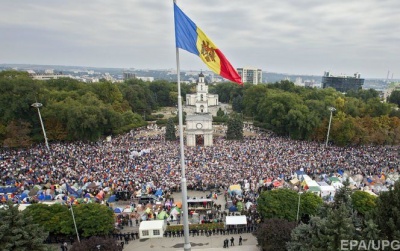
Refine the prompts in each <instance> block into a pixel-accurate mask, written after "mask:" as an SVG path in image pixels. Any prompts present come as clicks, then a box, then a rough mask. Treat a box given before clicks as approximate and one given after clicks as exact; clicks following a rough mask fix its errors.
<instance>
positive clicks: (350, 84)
mask: <svg viewBox="0 0 400 251" xmlns="http://www.w3.org/2000/svg"><path fill="white" fill-rule="evenodd" d="M363 84H364V79H363V78H361V77H360V74H359V73H355V74H354V76H345V75H343V76H333V75H332V74H330V72H325V73H324V76H323V77H322V88H329V87H332V88H334V89H335V90H337V91H339V92H348V91H350V90H354V91H357V90H361V89H362V86H363Z"/></svg>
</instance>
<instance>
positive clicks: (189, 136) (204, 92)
mask: <svg viewBox="0 0 400 251" xmlns="http://www.w3.org/2000/svg"><path fill="white" fill-rule="evenodd" d="M196 90H197V93H195V94H187V95H186V105H187V106H195V112H194V114H190V115H189V114H188V115H186V130H185V134H186V145H187V146H196V145H204V146H212V145H213V126H212V115H211V113H210V112H209V110H208V106H209V104H211V105H218V95H213V94H209V93H208V86H207V85H206V83H205V81H204V75H203V73H200V74H199V81H198V83H197V87H196Z"/></svg>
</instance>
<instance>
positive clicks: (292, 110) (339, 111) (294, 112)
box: [210, 80, 400, 146]
mask: <svg viewBox="0 0 400 251" xmlns="http://www.w3.org/2000/svg"><path fill="white" fill-rule="evenodd" d="M210 92H214V93H217V94H218V95H219V100H220V101H221V102H229V103H231V104H232V109H233V110H234V111H236V112H238V113H242V114H243V115H244V117H245V118H247V119H251V120H252V121H254V125H256V126H258V127H261V128H265V129H268V130H271V131H273V132H275V133H276V134H278V135H281V136H285V137H290V138H292V139H296V140H314V141H320V142H323V141H325V139H326V135H327V130H328V123H329V117H330V111H329V110H328V108H329V107H334V108H335V109H336V111H335V112H333V114H332V116H333V119H332V127H331V131H330V140H331V141H332V142H333V143H334V144H336V145H342V146H344V145H357V144H399V143H400V111H399V104H400V99H398V97H399V96H400V95H399V93H400V91H394V92H392V94H391V96H390V97H389V98H388V101H389V102H383V101H381V99H380V97H379V93H378V92H377V91H376V90H373V89H369V90H359V91H350V92H348V93H346V94H343V93H340V92H337V91H336V90H334V89H332V88H327V89H318V88H308V87H299V86H295V85H294V83H292V82H290V81H287V80H285V81H281V82H277V83H274V84H260V85H249V84H247V85H246V84H245V85H244V87H243V88H242V87H240V86H238V85H235V84H232V83H223V84H219V85H216V86H212V88H210Z"/></svg>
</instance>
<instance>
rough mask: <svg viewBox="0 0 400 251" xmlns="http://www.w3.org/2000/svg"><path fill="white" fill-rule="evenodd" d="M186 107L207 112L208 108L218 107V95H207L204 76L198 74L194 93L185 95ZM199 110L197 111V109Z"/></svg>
mask: <svg viewBox="0 0 400 251" xmlns="http://www.w3.org/2000/svg"><path fill="white" fill-rule="evenodd" d="M186 105H188V106H196V110H199V111H203V112H205V113H207V112H208V106H217V105H219V101H218V94H210V93H208V85H207V84H206V82H205V78H204V74H203V73H200V74H199V80H198V81H197V86H196V93H194V94H186ZM198 108H199V109H198Z"/></svg>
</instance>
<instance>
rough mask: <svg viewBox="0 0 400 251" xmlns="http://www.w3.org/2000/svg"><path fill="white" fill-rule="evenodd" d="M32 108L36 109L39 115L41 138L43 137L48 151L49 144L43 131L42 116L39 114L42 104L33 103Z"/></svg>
mask: <svg viewBox="0 0 400 251" xmlns="http://www.w3.org/2000/svg"><path fill="white" fill-rule="evenodd" d="M32 106H33V107H35V108H37V111H38V114H39V120H40V124H41V125H42V130H43V136H44V142H45V144H46V148H47V150H48V151H50V147H49V142H47V136H46V131H45V130H44V124H43V120H42V115H41V114H40V107H42V106H43V105H42V103H38V102H36V103H33V104H32Z"/></svg>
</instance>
